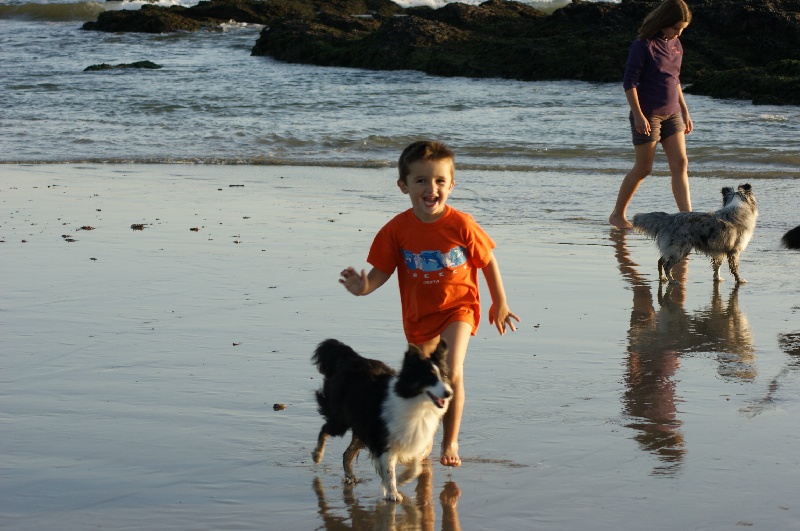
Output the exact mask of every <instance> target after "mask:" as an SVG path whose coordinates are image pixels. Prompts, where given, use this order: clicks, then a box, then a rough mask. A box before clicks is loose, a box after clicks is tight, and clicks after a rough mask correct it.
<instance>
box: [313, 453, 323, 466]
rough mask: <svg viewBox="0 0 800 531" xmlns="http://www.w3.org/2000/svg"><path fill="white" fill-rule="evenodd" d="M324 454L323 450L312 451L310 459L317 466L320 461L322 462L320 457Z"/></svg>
mask: <svg viewBox="0 0 800 531" xmlns="http://www.w3.org/2000/svg"><path fill="white" fill-rule="evenodd" d="M324 454H325V450H314V451H313V452H311V459H313V460H314V464H316V465H318V464H319V463H320V461H322V456H323V455H324Z"/></svg>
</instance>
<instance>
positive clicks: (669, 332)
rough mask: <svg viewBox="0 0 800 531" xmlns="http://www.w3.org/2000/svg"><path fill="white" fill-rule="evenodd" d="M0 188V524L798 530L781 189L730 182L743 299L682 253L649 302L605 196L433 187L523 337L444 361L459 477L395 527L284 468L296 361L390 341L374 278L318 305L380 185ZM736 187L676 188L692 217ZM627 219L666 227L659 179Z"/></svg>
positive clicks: (327, 178)
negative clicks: (455, 378) (744, 187)
mask: <svg viewBox="0 0 800 531" xmlns="http://www.w3.org/2000/svg"><path fill="white" fill-rule="evenodd" d="M0 173H2V178H1V179H0V240H1V241H2V243H0V293H2V295H0V352H2V355H1V356H0V394H1V395H2V398H0V433H2V435H1V436H0V462H2V464H0V500H2V501H0V527H2V528H5V529H37V530H43V529H59V530H72V529H75V530H78V529H88V528H102V529H276V530H294V529H298V530H305V529H336V530H339V529H420V528H421V529H459V528H463V529H502V530H506V529H734V528H742V527H745V528H752V529H800V503H799V502H798V498H797V492H796V491H797V488H796V487H797V470H798V465H799V464H800V457H798V452H797V434H798V433H799V432H800V431H799V430H800V284H798V282H797V278H798V277H797V267H798V263H800V253H797V252H792V251H787V250H784V249H781V248H780V247H779V238H780V235H781V234H782V233H783V232H784V231H786V230H788V229H789V228H791V227H794V226H796V225H797V224H798V223H800V215H798V214H797V210H796V206H795V203H796V200H795V199H796V195H797V194H796V184H795V181H793V180H792V179H769V178H764V179H757V180H755V181H753V182H752V184H753V188H754V192H755V195H756V197H757V199H758V201H759V205H760V207H761V216H760V218H759V225H758V228H757V229H756V235H755V237H754V239H753V241H752V242H751V244H750V247H749V248H748V249H747V250H746V251H745V253H744V254H743V256H742V259H741V269H740V270H741V273H742V275H743V276H744V277H745V278H746V279H747V280H748V281H749V282H748V283H747V284H744V285H741V286H740V287H736V286H735V284H734V283H733V282H732V280H731V275H730V274H729V273H728V272H727V271H723V276H725V277H726V279H727V280H726V281H725V282H724V283H722V284H721V285H716V286H715V285H714V283H713V282H712V280H711V268H710V266H709V264H708V261H707V260H706V259H705V258H704V257H702V256H697V255H693V256H692V257H691V258H690V260H689V263H688V265H687V267H686V268H685V271H684V273H683V274H684V277H683V278H684V279H685V283H684V284H683V285H681V286H678V287H675V288H672V289H663V288H659V284H658V281H657V274H656V260H657V258H658V256H657V253H656V249H655V246H654V245H653V244H652V243H651V242H650V241H648V240H646V239H645V238H643V237H641V236H638V235H636V234H625V233H621V232H619V231H612V230H611V228H610V227H609V226H608V225H607V223H606V222H605V220H606V219H607V217H608V213H609V211H610V209H611V204H612V202H613V198H614V195H615V193H616V188H617V186H618V177H617V176H608V175H599V176H598V175H593V176H592V175H589V176H587V175H574V176H569V177H565V175H564V174H555V173H553V174H550V173H546V172H545V173H532V172H516V173H513V172H478V171H465V172H459V173H458V174H457V185H456V189H455V191H454V193H453V195H452V196H451V199H450V204H451V205H452V206H454V207H455V208H458V209H461V210H464V211H467V212H470V213H472V214H473V215H474V216H475V218H476V219H477V220H478V222H479V223H481V225H482V226H483V227H484V228H485V229H486V230H487V232H488V233H489V234H490V235H491V236H492V237H493V238H494V239H495V241H496V242H497V245H498V247H497V250H496V255H497V257H498V260H499V263H500V266H501V269H502V271H503V278H504V281H505V285H506V289H507V291H508V296H509V299H510V300H509V302H510V307H511V309H512V310H513V311H514V312H515V313H516V314H518V315H519V316H520V317H521V318H522V323H521V327H520V330H519V331H517V332H516V333H514V334H510V335H507V336H505V337H499V336H498V335H497V332H496V331H495V330H494V328H493V327H491V326H490V325H489V324H488V322H486V321H484V322H483V323H482V325H481V328H480V330H479V332H478V335H477V336H476V337H475V338H473V340H472V342H471V344H470V350H469V354H468V357H467V361H466V366H465V376H466V385H467V404H466V408H465V414H464V420H463V425H462V435H461V440H460V445H461V455H462V458H463V459H464V465H463V466H462V467H461V468H458V469H448V468H445V467H442V466H441V465H439V464H438V462H436V461H434V462H433V463H432V464H431V466H429V467H428V468H427V469H426V473H425V474H423V476H422V477H421V479H420V481H419V482H418V483H413V484H409V485H406V486H405V487H402V488H401V489H400V490H401V492H403V493H405V494H406V498H407V501H405V502H404V503H403V504H400V505H398V506H397V507H395V506H394V505H387V504H386V503H384V502H383V501H381V500H380V485H379V482H378V480H377V479H376V475H375V473H374V470H373V469H372V466H371V463H370V461H369V459H367V456H366V455H362V456H361V458H360V459H359V461H358V463H357V467H356V472H357V474H358V475H360V476H361V477H363V478H364V479H365V480H366V481H364V482H363V483H359V484H358V485H356V486H355V487H350V488H345V487H344V485H343V484H342V476H343V474H342V469H341V459H340V456H341V452H342V451H344V449H345V447H346V443H347V441H345V440H341V439H338V440H336V439H334V440H331V441H330V442H329V445H328V450H327V453H326V456H325V459H324V460H323V462H322V464H320V465H315V464H313V463H312V461H311V458H310V452H311V450H312V449H313V447H314V443H315V438H316V435H317V432H318V430H319V427H320V425H321V420H320V417H319V415H318V413H317V411H316V406H315V402H314V398H313V392H314V390H315V389H317V387H318V386H319V385H320V377H319V375H318V374H317V373H316V372H315V369H314V368H313V367H312V365H311V363H310V357H311V353H312V351H313V349H314V347H315V346H316V345H317V344H318V343H319V342H320V341H321V340H323V339H325V338H328V337H335V338H338V339H340V340H342V341H344V342H346V343H348V344H350V345H351V346H353V347H354V348H355V349H356V350H358V351H359V352H361V353H362V354H364V355H367V356H368V357H372V358H377V359H381V360H383V361H385V362H386V363H388V364H390V365H392V366H398V365H399V363H400V359H401V355H402V352H403V349H404V348H405V339H404V336H403V334H402V330H401V326H400V318H399V316H400V307H399V296H398V294H397V289H396V284H395V281H393V280H392V281H390V282H389V283H388V284H387V285H386V286H384V287H383V288H382V289H381V290H379V291H378V292H376V293H375V294H373V295H371V296H369V297H361V298H357V297H353V296H351V295H350V294H348V293H347V292H346V291H345V290H344V289H343V288H342V287H341V286H340V285H338V283H337V278H338V274H339V271H340V270H341V269H342V268H344V267H345V266H348V265H353V266H354V267H356V268H362V267H367V265H366V263H365V259H366V255H367V251H368V248H369V245H370V243H371V241H372V238H373V236H374V234H375V232H376V231H377V230H378V228H380V226H381V225H382V224H383V223H385V221H387V220H388V219H389V218H390V217H391V216H392V215H394V214H395V213H397V212H399V211H401V210H404V209H406V208H408V206H409V204H408V200H407V198H406V197H405V196H403V195H402V194H401V193H400V192H399V191H398V190H397V188H396V186H395V179H396V177H395V174H394V170H393V169H392V168H385V169H353V168H324V167H280V166H213V165H197V166H195V165H165V164H161V165H103V164H86V165H74V164H59V165H3V166H0ZM737 184H740V183H738V182H731V181H728V180H725V181H723V180H718V179H714V178H703V179H695V180H693V181H692V192H693V198H694V206H695V209H696V210H712V209H716V208H717V207H718V204H719V202H720V195H719V189H720V187H721V186H736V185H737ZM635 203H636V204H635V205H634V206H633V207H632V210H633V211H638V210H641V211H649V210H665V209H669V210H671V209H673V202H672V197H671V195H670V192H669V182H668V178H666V177H664V176H663V175H656V176H653V177H651V178H649V179H648V181H647V183H646V184H645V185H644V186H643V187H642V189H641V191H640V192H639V193H638V194H637V196H636V202H635ZM484 288H485V285H484ZM484 297H485V298H484V303H485V304H486V301H488V300H489V299H488V293H484ZM274 404H284V405H285V406H286V407H285V409H282V410H274V409H273V405H274ZM439 435H440V434H439ZM434 455H436V453H434Z"/></svg>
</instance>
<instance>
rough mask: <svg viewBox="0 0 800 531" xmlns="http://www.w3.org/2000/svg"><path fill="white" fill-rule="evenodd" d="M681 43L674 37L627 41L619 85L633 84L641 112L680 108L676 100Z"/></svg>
mask: <svg viewBox="0 0 800 531" xmlns="http://www.w3.org/2000/svg"><path fill="white" fill-rule="evenodd" d="M682 60H683V46H681V41H680V40H678V39H677V38H675V39H670V40H665V39H663V38H661V37H653V38H652V39H636V40H635V41H633V44H631V50H630V53H629V54H628V62H627V64H626V65H625V77H624V78H623V80H622V86H623V88H624V89H625V92H627V91H629V90H630V89H631V88H633V87H636V92H637V94H638V95H639V106H640V107H641V108H642V113H644V115H645V116H652V115H654V114H661V115H669V114H677V113H680V112H681V106H680V100H679V97H678V95H679V90H678V89H679V88H680V83H681V80H680V74H681V61H682Z"/></svg>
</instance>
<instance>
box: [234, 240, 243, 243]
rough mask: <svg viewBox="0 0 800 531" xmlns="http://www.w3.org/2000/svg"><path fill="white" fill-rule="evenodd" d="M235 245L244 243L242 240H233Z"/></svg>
mask: <svg viewBox="0 0 800 531" xmlns="http://www.w3.org/2000/svg"><path fill="white" fill-rule="evenodd" d="M233 243H242V240H233Z"/></svg>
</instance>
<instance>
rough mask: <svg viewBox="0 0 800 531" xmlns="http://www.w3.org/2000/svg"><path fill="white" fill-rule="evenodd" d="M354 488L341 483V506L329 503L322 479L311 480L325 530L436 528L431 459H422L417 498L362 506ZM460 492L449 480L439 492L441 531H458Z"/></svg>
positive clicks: (381, 501) (459, 526)
mask: <svg viewBox="0 0 800 531" xmlns="http://www.w3.org/2000/svg"><path fill="white" fill-rule="evenodd" d="M355 488H357V486H356V485H353V484H350V483H341V487H340V486H338V485H337V486H336V487H335V490H339V489H341V492H342V494H341V495H342V502H344V504H343V505H342V503H340V502H338V501H337V500H333V501H331V500H329V499H328V498H327V496H326V491H325V486H324V485H323V482H322V479H321V478H319V477H317V478H315V479H314V484H313V489H314V493H315V494H316V495H317V502H318V504H319V515H320V517H321V518H322V521H323V524H324V526H325V527H324V529H326V530H328V531H334V530H335V531H339V530H341V531H344V530H348V529H352V530H356V531H358V530H370V531H371V530H380V531H383V530H391V531H395V530H396V531H405V530H407V531H411V530H418V529H422V530H424V531H433V530H434V529H435V526H436V510H435V508H434V502H433V469H432V466H431V462H430V460H425V463H424V464H423V468H422V473H421V474H420V475H419V478H418V480H417V487H416V496H414V497H413V498H412V497H410V496H409V497H406V498H404V499H403V501H402V502H400V503H394V502H386V501H384V500H377V501H374V502H371V504H372V506H371V507H369V506H365V505H363V504H362V503H361V502H360V501H359V500H358V498H357V497H356V495H355V493H354V489H355ZM460 496H461V491H460V490H459V488H458V486H457V485H456V484H455V483H454V482H452V481H448V482H446V483H445V484H444V487H443V488H442V491H441V492H440V493H439V504H440V506H441V511H442V512H441V528H440V529H442V531H460V529H461V525H460V523H459V520H458V511H457V505H458V499H459V497H460Z"/></svg>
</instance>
